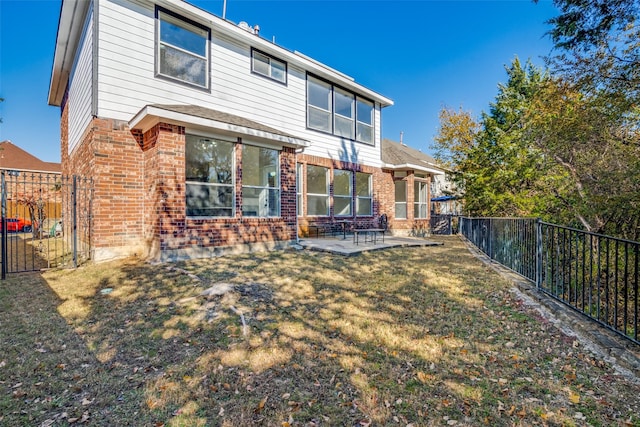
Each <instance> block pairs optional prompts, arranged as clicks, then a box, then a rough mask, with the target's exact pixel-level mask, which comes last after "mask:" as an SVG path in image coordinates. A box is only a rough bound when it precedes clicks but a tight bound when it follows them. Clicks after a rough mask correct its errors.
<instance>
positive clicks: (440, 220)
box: [430, 213, 459, 236]
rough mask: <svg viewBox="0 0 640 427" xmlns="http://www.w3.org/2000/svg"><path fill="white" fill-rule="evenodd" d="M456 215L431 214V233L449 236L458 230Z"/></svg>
mask: <svg viewBox="0 0 640 427" xmlns="http://www.w3.org/2000/svg"><path fill="white" fill-rule="evenodd" d="M458 218H459V216H458V215H451V214H434V213H432V214H431V218H430V226H431V234H436V235H445V236H449V235H451V234H457V232H458Z"/></svg>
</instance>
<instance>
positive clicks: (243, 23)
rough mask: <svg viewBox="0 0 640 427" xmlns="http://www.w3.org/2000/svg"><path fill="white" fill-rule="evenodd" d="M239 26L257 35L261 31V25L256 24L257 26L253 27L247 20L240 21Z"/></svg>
mask: <svg viewBox="0 0 640 427" xmlns="http://www.w3.org/2000/svg"><path fill="white" fill-rule="evenodd" d="M238 27H240V28H242V29H243V30H245V31H246V32H248V33H251V34H255V35H258V33H259V32H260V26H259V25H256V26H254V27H253V28H252V27H251V26H250V25H249V24H247V23H246V22H245V21H240V23H239V24H238Z"/></svg>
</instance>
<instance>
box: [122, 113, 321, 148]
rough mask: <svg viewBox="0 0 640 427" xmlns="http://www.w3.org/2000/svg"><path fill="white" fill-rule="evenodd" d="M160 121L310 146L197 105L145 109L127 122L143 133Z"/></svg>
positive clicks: (284, 134) (265, 127)
mask: <svg viewBox="0 0 640 427" xmlns="http://www.w3.org/2000/svg"><path fill="white" fill-rule="evenodd" d="M161 121H162V122H164V123H169V124H177V125H181V126H185V127H188V128H195V129H197V128H201V129H204V130H209V131H210V130H212V129H213V130H215V131H217V132H220V133H223V134H227V135H232V136H237V135H238V134H241V135H243V136H244V137H246V138H248V139H254V140H258V141H260V140H262V141H265V142H269V143H277V144H279V145H283V146H288V147H294V148H301V147H308V146H309V141H307V140H306V139H302V138H299V137H297V136H294V135H291V134H289V133H287V132H283V131H281V130H278V129H275V128H272V127H270V126H267V125H263V124H262V123H258V122H256V121H253V120H249V119H247V118H244V117H240V116H236V115H234V114H229V113H224V112H222V111H217V110H212V109H211V108H205V107H200V106H197V105H163V104H151V105H146V106H145V107H144V108H143V109H142V110H140V111H139V112H138V114H136V115H135V117H133V119H131V120H130V121H129V127H130V128H132V129H141V130H142V131H143V132H146V131H147V130H149V129H150V128H151V127H153V126H155V125H156V124H157V123H159V122H161Z"/></svg>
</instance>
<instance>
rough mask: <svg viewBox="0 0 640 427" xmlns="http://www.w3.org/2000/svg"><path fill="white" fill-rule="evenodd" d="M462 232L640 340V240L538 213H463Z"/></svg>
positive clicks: (581, 309) (508, 264)
mask: <svg viewBox="0 0 640 427" xmlns="http://www.w3.org/2000/svg"><path fill="white" fill-rule="evenodd" d="M460 233H461V234H462V235H463V236H465V237H466V238H467V239H468V240H469V241H470V242H471V243H472V244H473V245H475V246H476V247H478V248H479V249H480V250H481V251H482V252H484V253H485V254H487V255H488V256H489V257H490V258H491V259H493V260H495V261H497V262H499V263H500V264H502V265H504V266H505V267H507V268H509V269H511V270H513V271H515V272H516V273H518V274H520V275H521V276H523V277H525V278H527V279H529V280H531V281H533V282H535V284H536V286H537V287H538V289H540V290H541V291H543V292H545V293H547V294H549V295H551V296H552V297H553V298H556V299H557V300H559V301H561V302H563V303H565V304H567V305H568V306H570V307H572V308H573V309H575V310H577V311H579V312H581V313H583V314H584V315H586V316H588V317H590V318H591V319H593V320H595V321H597V322H598V323H600V324H602V325H604V326H606V327H607V328H610V329H612V330H613V331H615V332H616V333H618V334H620V335H622V336H623V337H625V338H627V339H629V340H631V341H633V342H635V343H636V344H640V341H639V340H638V326H639V321H638V316H639V313H638V308H639V307H638V304H639V298H638V281H639V276H640V270H638V264H639V256H640V254H639V253H640V242H633V241H628V240H623V239H617V238H615V237H611V236H605V235H601V234H595V233H589V232H586V231H583V230H578V229H575V228H570V227H563V226H559V225H555V224H549V223H546V222H543V221H540V220H538V219H532V218H464V217H463V218H461V219H460Z"/></svg>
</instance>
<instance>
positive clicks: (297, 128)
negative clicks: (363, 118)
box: [98, 0, 380, 166]
mask: <svg viewBox="0 0 640 427" xmlns="http://www.w3.org/2000/svg"><path fill="white" fill-rule="evenodd" d="M99 1H100V22H99V32H100V36H99V46H100V50H99V59H98V64H99V69H98V74H99V76H98V81H99V85H98V115H99V116H101V117H110V118H114V119H119V120H127V121H128V120H130V119H131V118H132V117H133V116H134V115H135V114H136V113H138V112H139V111H140V109H142V107H144V106H145V105H147V104H195V105H200V106H204V107H208V108H212V109H215V110H219V111H223V112H227V113H230V114H236V115H238V116H242V117H246V118H248V119H252V120H255V121H257V122H260V123H263V124H265V125H268V126H271V127H274V128H276V129H279V130H281V131H283V132H287V133H289V134H292V135H295V136H297V137H299V138H304V139H307V140H309V141H311V144H312V145H311V147H309V148H307V149H305V153H308V154H312V155H317V156H322V157H328V158H332V159H336V160H346V161H352V162H355V163H364V164H369V165H374V166H379V165H380V148H379V147H380V144H379V142H380V114H379V108H376V113H375V125H376V126H375V133H374V135H375V141H376V144H375V146H370V145H366V144H360V143H355V142H351V141H347V142H346V143H345V144H344V146H343V145H342V144H343V143H342V139H341V138H337V137H334V136H332V135H327V134H323V133H320V132H315V131H311V130H308V129H306V71H305V70H303V69H301V68H299V67H296V66H293V65H292V64H288V73H287V74H288V75H287V85H286V86H285V85H282V84H280V83H278V82H275V81H273V80H270V79H268V78H265V77H263V76H259V75H256V74H253V73H251V46H249V45H248V44H245V43H244V42H240V41H238V40H235V39H233V38H231V37H229V36H227V35H225V34H222V33H221V32H219V31H218V30H217V29H216V28H213V29H212V34H211V35H212V37H211V48H210V58H211V88H210V91H205V90H199V89H195V88H191V87H189V86H186V85H182V84H180V83H175V82H170V81H167V80H164V79H161V78H156V77H155V76H154V72H155V67H154V60H155V54H154V49H155V22H154V5H153V4H152V3H151V2H148V1H145V0H129V1H127V0H99ZM256 37H257V36H256ZM282 59H284V58H282ZM311 72H313V71H312V70H311Z"/></svg>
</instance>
